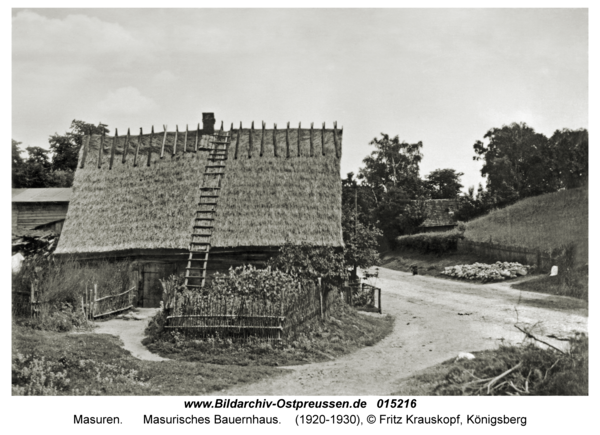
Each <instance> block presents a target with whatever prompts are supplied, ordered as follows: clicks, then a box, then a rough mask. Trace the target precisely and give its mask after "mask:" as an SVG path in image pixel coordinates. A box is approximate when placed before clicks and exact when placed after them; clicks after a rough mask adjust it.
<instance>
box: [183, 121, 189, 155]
mask: <svg viewBox="0 0 600 435" xmlns="http://www.w3.org/2000/svg"><path fill="white" fill-rule="evenodd" d="M187 135H188V125H187V124H185V136H184V138H183V152H184V153H187Z"/></svg>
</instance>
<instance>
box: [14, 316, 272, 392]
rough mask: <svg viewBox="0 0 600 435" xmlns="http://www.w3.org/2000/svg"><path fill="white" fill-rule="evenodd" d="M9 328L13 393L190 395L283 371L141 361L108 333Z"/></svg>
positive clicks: (15, 326)
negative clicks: (10, 332) (70, 332)
mask: <svg viewBox="0 0 600 435" xmlns="http://www.w3.org/2000/svg"><path fill="white" fill-rule="evenodd" d="M12 332H13V341H12V385H13V395H15V394H17V395H21V394H32V395H117V396H122V395H173V396H180V395H188V396H192V395H202V394H206V393H210V392H213V391H220V390H223V389H225V388H227V387H231V386H233V385H238V384H241V383H247V382H256V381H258V380H260V379H262V378H264V377H267V376H278V375H280V374H282V373H283V372H282V371H281V370H277V369H275V368H273V367H264V366H262V367H261V366H252V367H240V366H235V365H215V364H194V363H189V362H180V361H162V362H154V361H141V360H139V359H137V358H134V357H133V356H131V354H130V353H129V352H128V351H126V350H124V349H122V348H121V347H120V345H119V340H118V339H117V338H116V337H114V336H112V335H104V334H94V333H82V334H67V333H60V332H50V331H39V330H34V329H31V328H27V327H23V326H18V325H16V324H14V323H13V328H12ZM52 379H53V380H54V381H53V386H52V387H51V386H50V385H49V382H50V380H52Z"/></svg>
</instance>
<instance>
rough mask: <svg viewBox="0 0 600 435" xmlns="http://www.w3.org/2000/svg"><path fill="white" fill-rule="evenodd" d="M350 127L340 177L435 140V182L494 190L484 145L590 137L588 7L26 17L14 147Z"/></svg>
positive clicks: (17, 50) (429, 159) (429, 163)
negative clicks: (72, 139) (455, 178)
mask: <svg viewBox="0 0 600 435" xmlns="http://www.w3.org/2000/svg"><path fill="white" fill-rule="evenodd" d="M202 112H214V113H215V117H216V119H217V122H220V121H221V120H223V121H224V122H225V125H226V126H229V125H230V124H231V123H232V122H233V123H234V124H235V125H236V126H239V124H240V122H242V124H243V126H244V127H249V126H250V122H251V121H254V122H255V125H260V122H261V121H265V122H266V123H267V125H268V126H269V127H272V125H273V124H274V123H276V124H277V125H278V128H281V127H282V126H285V125H286V124H287V122H290V123H291V126H292V127H294V126H298V123H299V122H301V123H302V126H303V127H308V126H309V125H310V123H311V122H314V123H315V126H319V127H320V126H321V125H322V123H323V122H325V123H326V125H327V126H328V127H331V126H332V125H333V122H334V121H337V124H338V126H339V127H343V128H344V135H343V156H342V162H341V166H342V167H341V172H342V175H343V176H344V175H345V174H346V173H347V172H351V171H352V172H355V173H356V172H358V168H359V167H360V166H361V163H362V160H363V159H364V158H365V157H366V156H367V155H368V154H369V153H370V152H371V151H372V150H373V147H372V146H369V142H370V141H371V140H372V139H373V138H375V137H377V136H379V135H380V133H386V134H390V135H392V136H395V135H398V136H399V138H400V140H404V141H406V142H409V143H414V142H418V141H421V142H422V143H423V149H422V152H423V155H424V158H423V161H422V163H421V175H422V176H425V175H426V174H428V173H429V172H431V171H433V170H435V169H441V168H452V169H455V170H457V171H459V172H463V173H464V176H463V177H462V182H463V184H464V185H465V188H466V187H468V186H470V185H477V183H479V182H484V180H483V179H482V178H481V176H480V167H481V163H480V162H475V161H473V156H474V152H473V144H474V143H475V141H477V140H483V136H484V135H485V133H486V132H487V131H488V130H489V129H491V128H493V127H501V126H502V125H504V124H510V123H512V122H526V123H527V124H528V125H530V126H531V127H533V128H534V129H535V130H536V131H538V132H541V133H544V134H546V135H551V134H552V133H553V132H554V131H555V130H557V129H562V128H571V129H577V128H588V11H587V9H302V10H299V9H285V10H283V9H261V10H256V9H255V10H250V9H246V10H242V9H143V10H142V9H13V11H12V138H13V139H15V140H17V141H19V142H22V143H23V145H22V147H25V146H40V147H44V148H48V147H49V145H48V137H49V136H50V135H52V134H54V133H60V134H63V133H64V132H66V131H67V130H68V128H69V126H70V124H71V121H72V120H73V119H78V120H83V121H86V122H91V123H95V124H96V123H98V122H102V123H104V124H107V125H108V127H109V129H111V134H113V132H114V129H115V128H118V130H119V133H120V134H123V133H125V132H126V130H127V128H131V130H132V132H136V133H137V132H138V131H139V128H143V130H144V132H149V131H150V128H151V127H152V126H153V125H154V127H155V129H158V130H162V126H163V125H164V124H166V125H168V127H169V130H174V129H175V125H178V126H179V129H180V130H181V129H182V128H185V125H186V124H189V125H190V128H192V126H194V127H195V126H196V124H197V123H198V122H200V121H201V114H202Z"/></svg>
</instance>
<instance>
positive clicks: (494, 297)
mask: <svg viewBox="0 0 600 435" xmlns="http://www.w3.org/2000/svg"><path fill="white" fill-rule="evenodd" d="M379 276H380V278H379V281H378V283H377V284H376V285H378V286H379V287H381V288H382V300H383V312H384V314H390V315H392V316H394V317H395V318H396V325H395V328H394V331H393V332H392V334H390V336H388V337H387V338H385V339H384V340H382V341H381V342H380V343H378V344H377V345H376V346H373V347H367V348H364V349H361V350H359V351H357V352H355V353H353V354H351V355H347V356H345V357H342V358H339V359H337V360H335V361H331V362H324V363H318V364H310V365H305V366H296V367H285V368H286V369H289V370H290V373H289V374H287V375H284V376H281V377H278V378H270V379H266V380H264V381H261V382H258V383H256V384H252V385H247V386H241V387H236V388H232V389H230V390H227V391H224V392H223V391H220V392H218V393H216V394H218V395H223V394H229V395H235V396H238V395H388V394H391V393H393V392H394V391H396V390H397V389H398V384H399V382H400V381H401V380H402V379H403V378H405V377H407V376H410V375H411V374H413V373H415V372H416V371H419V370H422V369H424V368H427V367H430V366H432V365H435V364H437V363H440V362H442V361H445V360H447V359H449V358H452V357H454V356H456V355H457V354H458V353H459V352H469V351H476V350H483V349H489V348H495V347H497V345H498V344H499V343H500V342H501V341H502V340H505V341H507V342H512V343H517V342H521V341H522V340H523V334H522V333H520V332H519V331H517V330H516V329H515V328H514V327H513V325H514V324H515V323H516V322H517V313H518V321H519V323H521V324H527V325H533V324H535V323H537V322H541V323H540V324H539V325H538V326H537V327H536V329H535V332H536V334H538V335H539V336H540V337H541V336H544V340H546V341H548V342H551V343H552V344H554V345H556V346H563V347H564V345H565V343H564V342H562V341H558V340H554V339H551V338H548V337H547V336H548V335H556V336H558V337H561V336H564V335H569V334H570V333H572V331H587V315H588V313H587V308H586V304H585V303H583V302H581V301H578V300H576V299H572V298H564V297H559V296H552V295H544V294H540V293H532V292H524V291H518V290H512V289H510V287H509V284H490V285H476V284H468V283H463V282H457V281H450V280H441V279H437V278H432V277H428V276H412V275H410V274H408V273H405V272H397V271H392V270H389V269H384V268H380V274H379ZM515 308H517V311H515Z"/></svg>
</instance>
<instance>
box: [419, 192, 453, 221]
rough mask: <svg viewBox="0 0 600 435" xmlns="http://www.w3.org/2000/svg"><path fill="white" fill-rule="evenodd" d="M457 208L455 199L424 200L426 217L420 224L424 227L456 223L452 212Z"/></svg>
mask: <svg viewBox="0 0 600 435" xmlns="http://www.w3.org/2000/svg"><path fill="white" fill-rule="evenodd" d="M457 210H458V201H457V200H455V199H429V200H427V201H425V213H426V214H427V219H425V222H423V223H422V224H421V227H424V228H433V227H445V226H451V225H456V218H455V217H454V214H455V213H456V211H457Z"/></svg>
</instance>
